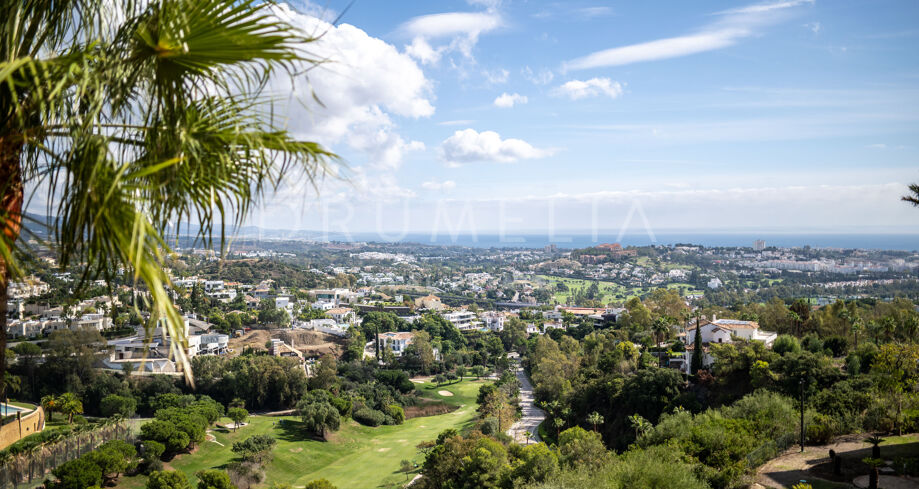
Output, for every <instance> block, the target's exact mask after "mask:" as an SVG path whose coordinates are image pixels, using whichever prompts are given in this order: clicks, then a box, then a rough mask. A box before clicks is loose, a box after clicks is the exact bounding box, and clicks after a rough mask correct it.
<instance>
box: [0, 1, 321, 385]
mask: <svg viewBox="0 0 919 489" xmlns="http://www.w3.org/2000/svg"><path fill="white" fill-rule="evenodd" d="M23 1H24V4H27V5H26V7H25V8H26V10H22V11H19V12H20V13H22V12H26V14H27V17H29V16H32V17H29V19H31V20H29V22H38V24H37V25H38V26H39V28H36V29H38V30H42V29H44V30H43V31H42V32H43V35H44V36H45V37H43V38H42V39H43V40H41V41H40V42H43V43H44V48H40V49H37V50H36V49H32V47H31V45H30V46H26V48H28V49H26V48H23V49H20V50H12V51H10V53H13V52H14V51H15V53H17V54H15V55H9V56H7V57H5V58H3V59H0V138H2V137H6V136H11V137H15V138H17V139H16V140H17V141H19V142H20V144H21V146H22V156H21V161H20V164H21V167H22V170H23V171H22V175H23V178H24V179H25V180H26V181H28V182H29V183H30V186H31V187H32V188H36V187H37V185H36V184H41V185H44V187H40V188H47V189H50V190H49V196H48V202H49V204H48V205H49V208H48V215H49V216H51V220H50V221H51V228H52V232H51V235H52V238H53V239H52V240H51V242H52V244H53V246H54V247H55V251H56V252H57V254H58V256H59V262H60V265H61V266H62V267H67V266H71V265H76V266H79V267H81V268H82V270H83V273H82V276H81V277H80V282H79V283H80V284H85V283H88V282H89V281H91V280H95V279H98V278H104V279H106V280H107V281H109V282H110V283H111V282H112V281H114V280H116V279H117V278H118V275H119V274H120V273H122V272H123V273H126V274H131V275H130V276H131V277H132V278H133V280H134V281H135V283H136V285H137V286H138V287H144V286H145V287H146V290H147V294H148V295H149V301H150V305H151V311H152V314H151V317H150V320H149V321H148V323H147V329H148V333H151V334H152V331H153V329H155V328H157V327H162V328H163V331H164V333H165V334H166V335H167V336H169V337H170V338H171V339H172V341H171V342H170V344H171V345H172V346H171V348H172V354H173V356H174V357H175V359H176V360H177V362H179V363H180V365H182V366H183V367H184V368H183V370H184V371H185V372H186V375H187V376H189V377H188V378H189V381H191V380H192V379H191V378H190V375H191V369H190V366H189V365H188V359H187V357H186V354H185V347H186V345H187V341H186V339H185V338H184V326H183V321H182V318H181V317H180V316H179V313H178V311H177V309H176V308H175V306H174V305H173V304H172V301H171V300H170V297H169V294H168V292H167V290H168V289H169V288H171V284H170V283H169V277H168V275H167V274H166V272H165V271H164V270H165V266H164V257H165V256H166V254H168V253H169V252H170V250H169V247H168V244H167V242H166V241H165V239H164V236H165V232H166V230H167V229H169V228H170V226H171V225H172V224H174V223H175V222H177V221H180V220H188V221H197V222H198V223H199V228H198V229H199V231H198V235H199V238H201V239H202V240H203V241H205V242H206V243H207V244H208V245H211V244H212V239H213V235H214V234H216V233H217V230H218V228H219V234H220V243H221V247H222V246H223V243H224V239H225V226H226V223H234V224H241V223H242V222H244V220H245V219H246V217H247V215H248V213H249V211H250V210H251V209H252V208H253V206H254V205H256V204H258V203H259V202H260V201H261V199H262V198H263V197H264V196H265V195H266V194H267V192H269V191H271V190H273V189H276V188H277V186H278V185H279V184H280V183H281V182H282V181H284V180H285V179H288V178H290V177H291V175H292V174H297V175H303V176H304V177H305V178H306V179H307V180H309V181H310V182H311V183H313V184H314V185H315V182H316V181H317V180H318V179H321V178H322V177H323V175H325V174H326V173H327V170H328V169H329V166H330V165H331V164H332V162H335V161H336V160H337V157H336V156H335V155H334V154H333V153H331V152H329V151H328V150H326V149H324V148H323V147H322V146H321V145H319V144H317V143H314V142H307V141H300V140H298V139H296V138H295V137H293V136H292V135H290V134H289V133H287V132H286V131H284V130H281V129H280V128H278V127H276V126H275V125H274V124H273V120H272V117H271V115H270V113H266V107H267V104H268V102H269V101H268V100H267V99H265V98H263V97H262V96H261V92H262V90H263V88H264V87H265V83H266V81H267V80H268V77H269V76H271V75H272V74H273V73H283V72H284V71H283V70H286V72H287V73H288V74H291V73H294V72H295V71H296V69H298V68H300V67H302V66H304V65H310V64H312V63H316V62H318V61H317V60H314V59H313V58H312V57H311V56H309V54H308V53H307V52H306V51H305V50H304V48H303V46H305V45H307V44H308V43H309V42H310V41H311V40H312V38H310V37H309V36H305V35H303V34H301V33H300V32H298V31H297V30H296V29H294V28H293V27H292V26H291V25H289V24H287V23H286V22H284V21H282V20H279V19H278V18H277V17H276V16H274V13H275V12H274V10H273V4H272V3H271V2H270V1H269V2H266V1H260V0H237V1H231V0H152V1H150V2H140V1H138V2H134V1H129V2H128V3H127V4H126V5H125V7H124V9H123V10H122V11H119V14H120V15H123V16H124V18H123V19H122V20H123V21H122V22H121V23H120V25H119V26H118V27H117V28H112V27H111V26H106V25H104V24H105V23H104V22H102V21H101V20H100V19H101V18H102V17H100V16H99V15H96V14H93V15H90V16H89V17H90V19H89V20H86V21H85V22H84V20H79V21H78V20H75V18H74V16H75V15H76V14H77V13H79V12H82V11H83V10H82V9H86V8H90V7H92V6H98V4H99V3H101V1H100V0H70V1H66V0H65V1H63V2H58V3H59V6H60V10H59V11H55V12H51V13H48V14H47V15H45V14H41V13H39V12H37V10H34V9H38V8H39V7H41V6H42V5H44V4H50V3H54V2H53V1H52V0H23ZM8 3H10V2H8ZM12 3H16V2H12ZM53 7H55V8H57V5H55V6H53ZM3 8H4V7H0V13H3V12H6V11H5V10H3ZM29 9H33V10H29ZM10 11H11V12H13V13H16V12H14V11H15V9H13V10H10ZM47 22H58V23H61V24H62V25H65V26H69V27H61V26H44V25H42V23H47ZM74 22H77V23H78V25H77V24H73V23H74ZM20 24H22V23H21V22H20V23H16V22H12V23H11V22H6V24H3V23H2V22H0V29H7V32H0V38H2V39H0V40H2V41H10V42H19V41H15V40H16V39H19V38H20V37H21V32H20V31H17V30H16V29H21V27H20ZM27 24H28V22H27ZM71 24H73V25H71ZM22 25H25V24H22ZM29 25H34V24H29ZM26 28H27V29H28V27H26ZM13 31H16V32H13ZM4 36H5V37H4ZM20 41H21V39H20ZM20 47H22V46H20ZM49 47H50V48H49ZM49 49H50V50H49ZM50 53H55V54H53V55H51V54H50ZM0 217H3V216H0ZM14 255H15V253H14V250H13V247H12V244H10V246H7V245H3V244H0V260H2V261H3V262H4V263H15V261H14V260H15V256H14Z"/></svg>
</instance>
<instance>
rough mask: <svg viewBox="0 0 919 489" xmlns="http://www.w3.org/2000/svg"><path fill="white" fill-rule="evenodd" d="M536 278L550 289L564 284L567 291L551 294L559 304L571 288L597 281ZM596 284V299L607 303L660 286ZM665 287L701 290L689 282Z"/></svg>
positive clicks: (681, 289) (579, 287) (692, 290)
mask: <svg viewBox="0 0 919 489" xmlns="http://www.w3.org/2000/svg"><path fill="white" fill-rule="evenodd" d="M538 278H540V279H542V280H545V281H546V282H547V283H548V285H549V288H550V289H552V290H557V289H556V284H558V283H563V284H565V285H566V286H567V287H568V289H569V291H568V292H561V291H556V292H555V293H554V294H553V295H552V300H554V301H555V302H558V303H559V304H565V303H567V302H568V297H569V296H570V295H571V292H570V291H571V290H573V289H585V290H586V289H587V288H588V287H590V284H592V283H594V282H597V281H595V280H584V279H577V278H566V277H555V276H552V275H538ZM597 286H598V287H599V288H600V295H601V297H599V298H598V300H599V301H600V302H601V303H603V304H608V303H610V302H625V301H626V300H628V299H629V298H631V297H634V296H641V295H642V294H644V293H647V292H648V291H649V290H653V289H655V288H658V287H660V286H658V285H652V286H648V287H644V288H643V287H626V286H624V285H620V284H617V283H615V282H608V281H599V282H598V283H597ZM666 287H667V288H670V289H677V290H678V291H679V292H680V294H681V295H684V296H685V295H688V294H701V293H702V291H700V290H695V289H694V287H693V286H692V285H690V284H685V283H670V284H667V285H666Z"/></svg>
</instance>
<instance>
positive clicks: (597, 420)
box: [587, 411, 603, 432]
mask: <svg viewBox="0 0 919 489" xmlns="http://www.w3.org/2000/svg"><path fill="white" fill-rule="evenodd" d="M587 422H588V423H590V424H592V425H594V432H596V431H597V426H598V425H601V424H603V415H601V414H600V413H598V412H596V411H594V412H592V413H590V414H588V415H587Z"/></svg>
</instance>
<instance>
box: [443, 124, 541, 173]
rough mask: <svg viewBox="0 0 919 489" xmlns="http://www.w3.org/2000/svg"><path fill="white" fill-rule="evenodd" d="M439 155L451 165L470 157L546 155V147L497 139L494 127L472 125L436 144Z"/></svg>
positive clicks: (510, 158)
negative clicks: (541, 147) (478, 128)
mask: <svg viewBox="0 0 919 489" xmlns="http://www.w3.org/2000/svg"><path fill="white" fill-rule="evenodd" d="M440 151H441V157H442V158H443V160H444V161H445V162H446V163H447V164H448V165H451V166H456V165H460V164H462V163H471V162H474V161H489V162H497V163H513V162H515V161H518V160H528V159H534V158H544V157H546V156H550V155H551V154H552V153H553V151H552V150H550V149H539V148H535V147H533V146H532V145H531V144H530V143H528V142H526V141H523V140H522V139H501V136H500V135H499V134H498V133H496V132H494V131H483V132H477V131H476V130H475V129H464V130H462V131H456V132H455V133H453V135H452V136H450V137H449V138H447V139H446V140H444V142H443V143H442V144H441V146H440Z"/></svg>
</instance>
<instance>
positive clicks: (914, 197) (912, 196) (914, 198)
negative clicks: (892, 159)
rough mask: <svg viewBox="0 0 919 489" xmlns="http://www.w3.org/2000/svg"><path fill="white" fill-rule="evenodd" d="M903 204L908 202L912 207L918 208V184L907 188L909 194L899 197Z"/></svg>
mask: <svg viewBox="0 0 919 489" xmlns="http://www.w3.org/2000/svg"><path fill="white" fill-rule="evenodd" d="M901 199H902V200H903V201H904V202H909V203H910V204H912V206H913V207H919V184H917V183H913V184H911V185H910V186H909V193H907V194H906V195H904V196H903V197H901Z"/></svg>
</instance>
